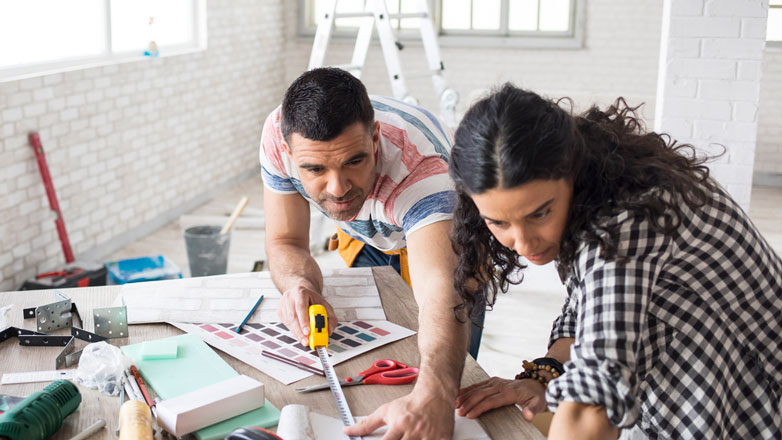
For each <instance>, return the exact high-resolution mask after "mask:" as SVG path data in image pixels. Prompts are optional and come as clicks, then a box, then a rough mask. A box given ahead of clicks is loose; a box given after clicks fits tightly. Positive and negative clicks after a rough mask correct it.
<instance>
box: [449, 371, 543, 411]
mask: <svg viewBox="0 0 782 440" xmlns="http://www.w3.org/2000/svg"><path fill="white" fill-rule="evenodd" d="M513 404H518V405H519V406H521V407H522V415H523V416H524V418H525V419H527V420H530V421H531V420H532V418H533V417H534V416H535V414H537V413H539V412H541V411H544V410H545V409H546V389H545V388H543V385H541V384H540V382H538V381H536V380H532V379H527V380H508V379H501V378H499V377H492V378H491V379H488V380H485V381H483V382H479V383H476V384H474V385H470V386H469V387H467V388H462V390H461V391H459V396H458V397H457V398H456V408H458V412H457V414H459V415H460V416H463V417H467V418H468V419H474V418H476V417H478V416H480V415H481V414H483V413H485V412H486V411H488V410H490V409H494V408H499V407H501V406H507V405H513Z"/></svg>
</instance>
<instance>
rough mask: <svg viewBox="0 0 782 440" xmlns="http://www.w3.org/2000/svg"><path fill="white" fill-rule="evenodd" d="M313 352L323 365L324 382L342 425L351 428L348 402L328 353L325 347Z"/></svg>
mask: <svg viewBox="0 0 782 440" xmlns="http://www.w3.org/2000/svg"><path fill="white" fill-rule="evenodd" d="M315 351H317V352H318V357H319V358H320V363H321V364H322V365H323V371H324V372H325V373H326V380H327V381H328V383H329V388H331V394H332V395H333V396H334V400H336V401H337V410H338V411H339V415H340V417H341V418H342V424H344V425H345V426H353V425H354V424H355V422H354V421H353V414H352V413H351V412H350V407H349V406H348V401H347V400H346V399H345V395H344V394H343V393H342V386H340V384H339V379H337V373H336V372H335V371H334V367H333V366H332V365H331V360H329V353H328V352H327V351H326V347H317V348H316V349H315ZM350 439H351V440H359V437H352V436H351V437H350Z"/></svg>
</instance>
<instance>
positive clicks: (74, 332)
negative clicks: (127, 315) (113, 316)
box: [71, 327, 106, 342]
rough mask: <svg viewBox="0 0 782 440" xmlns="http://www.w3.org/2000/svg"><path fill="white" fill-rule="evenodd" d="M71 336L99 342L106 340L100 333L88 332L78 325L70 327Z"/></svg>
mask: <svg viewBox="0 0 782 440" xmlns="http://www.w3.org/2000/svg"><path fill="white" fill-rule="evenodd" d="M71 336H73V337H74V338H76V339H81V340H82V341H86V342H100V341H105V340H106V338H104V337H103V336H101V335H96V334H95V333H92V332H88V331H87V330H84V329H80V328H78V327H71Z"/></svg>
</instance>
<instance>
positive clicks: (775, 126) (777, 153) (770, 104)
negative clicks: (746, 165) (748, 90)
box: [746, 46, 782, 176]
mask: <svg viewBox="0 0 782 440" xmlns="http://www.w3.org/2000/svg"><path fill="white" fill-rule="evenodd" d="M758 70H759V69H758ZM746 111H747V112H751V111H752V109H751V108H750V109H747V110H746ZM757 117H758V141H757V149H756V150H755V172H756V173H764V174H774V175H777V176H780V175H782V47H780V46H775V47H771V46H769V47H766V57H765V58H764V60H763V79H762V80H761V82H760V104H759V105H758V108H757Z"/></svg>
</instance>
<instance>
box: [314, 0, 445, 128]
mask: <svg viewBox="0 0 782 440" xmlns="http://www.w3.org/2000/svg"><path fill="white" fill-rule="evenodd" d="M317 1H327V2H329V3H328V6H327V8H326V11H327V12H326V13H325V16H324V18H323V21H321V22H320V23H319V24H318V28H317V30H316V32H315V41H314V42H313V44H312V53H311V54H310V62H309V66H308V67H307V69H308V70H311V69H314V68H316V67H322V66H323V63H324V60H325V58H326V49H327V48H328V45H329V40H330V39H331V31H332V29H333V28H334V20H335V19H336V18H348V17H350V18H362V20H361V26H360V27H359V29H358V35H357V36H356V45H355V47H354V48H353V57H352V59H351V61H350V64H346V65H338V66H335V67H340V68H342V69H344V70H347V71H348V72H350V73H352V74H353V75H354V76H355V77H356V78H361V71H362V69H363V68H364V62H365V61H366V58H367V51H368V50H369V43H370V41H371V40H372V30H373V28H374V26H375V24H377V34H378V38H379V39H380V47H381V49H382V50H383V58H385V62H386V68H387V69H388V79H389V80H390V82H391V89H392V91H393V94H394V97H395V98H397V99H400V100H403V101H405V102H407V103H410V104H417V103H418V100H417V99H415V98H414V97H412V96H410V95H409V94H408V90H407V84H406V83H405V75H404V73H403V72H402V63H401V61H400V59H399V51H400V50H402V49H403V48H404V46H403V45H402V43H400V42H399V40H397V39H396V38H395V37H394V32H393V30H392V29H391V20H392V19H404V18H407V19H411V18H413V19H416V18H417V19H419V20H420V22H419V25H420V26H419V29H420V31H421V41H422V42H423V45H424V52H425V53H426V59H427V64H428V70H427V71H425V72H421V73H418V74H411V76H429V75H431V77H432V83H433V85H434V90H435V93H436V95H437V96H438V97H439V99H440V117H441V118H442V119H443V121H444V122H445V123H446V124H447V125H448V126H450V127H452V128H455V127H456V125H457V120H456V104H457V103H458V102H459V94H458V93H456V91H455V90H453V89H451V88H448V85H447V83H446V81H445V78H444V77H443V71H444V70H445V67H444V66H443V62H442V59H441V58H440V48H439V46H438V45H437V35H436V34H435V30H434V24H433V23H432V16H431V14H430V13H429V5H428V1H427V0H418V1H416V2H415V6H416V11H415V12H412V13H401V14H389V13H388V10H387V9H386V2H385V0H365V2H364V11H363V12H354V13H337V12H336V10H337V1H338V0H317Z"/></svg>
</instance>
